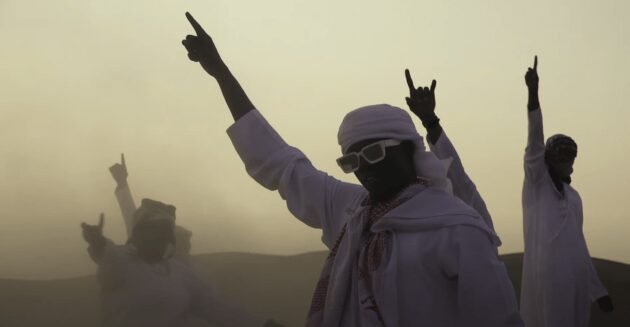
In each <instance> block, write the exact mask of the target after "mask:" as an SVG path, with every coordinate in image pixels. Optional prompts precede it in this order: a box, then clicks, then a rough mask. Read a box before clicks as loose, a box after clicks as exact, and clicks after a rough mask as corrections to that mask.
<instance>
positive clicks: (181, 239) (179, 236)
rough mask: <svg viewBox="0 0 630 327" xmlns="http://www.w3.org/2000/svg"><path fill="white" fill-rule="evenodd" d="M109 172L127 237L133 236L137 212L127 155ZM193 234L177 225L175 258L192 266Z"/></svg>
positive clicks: (123, 155)
mask: <svg viewBox="0 0 630 327" xmlns="http://www.w3.org/2000/svg"><path fill="white" fill-rule="evenodd" d="M109 172H110V173H111V174H112V177H113V178H114V180H115V181H116V189H115V190H114V194H116V199H117V200H118V206H119V207H120V212H121V213H122V216H123V219H124V220H125V226H126V228H127V237H130V236H131V231H132V230H133V223H134V219H133V217H134V213H135V212H136V204H135V202H134V201H133V196H132V195H131V189H130V187H129V183H128V182H127V177H128V176H129V173H128V171H127V163H126V162H125V154H124V153H123V154H121V155H120V163H115V164H114V165H112V166H111V167H109ZM191 238H192V232H191V231H190V230H188V229H186V228H184V227H181V226H179V225H175V249H174V251H175V258H176V259H178V260H180V261H181V262H183V263H185V264H187V265H190V248H191Z"/></svg>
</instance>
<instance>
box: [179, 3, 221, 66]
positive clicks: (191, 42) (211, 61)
mask: <svg viewBox="0 0 630 327" xmlns="http://www.w3.org/2000/svg"><path fill="white" fill-rule="evenodd" d="M186 18H188V21H189V22H190V25H192V27H193V29H194V30H195V33H196V34H197V35H196V36H195V35H186V39H184V40H183V41H182V44H183V45H184V47H185V48H186V50H188V58H189V59H190V60H192V61H194V62H198V63H200V64H201V67H203V69H204V70H205V71H206V72H207V73H208V74H210V75H212V76H214V77H215V78H217V77H218V75H219V74H221V73H222V72H224V71H225V70H226V67H225V64H224V63H223V60H221V56H220V55H219V51H217V47H216V46H215V45H214V42H213V41H212V38H211V37H210V35H208V33H206V31H204V29H203V28H202V27H201V25H199V23H197V21H196V20H195V19H194V18H193V16H192V15H191V14H190V13H188V12H187V13H186Z"/></svg>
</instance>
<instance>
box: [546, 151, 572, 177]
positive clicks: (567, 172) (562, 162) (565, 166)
mask: <svg viewBox="0 0 630 327" xmlns="http://www.w3.org/2000/svg"><path fill="white" fill-rule="evenodd" d="M574 163H575V157H572V158H571V157H564V158H563V157H552V158H549V159H548V160H547V165H548V166H549V169H550V170H551V172H552V173H553V174H555V175H556V176H558V177H559V178H560V179H562V180H565V179H568V178H570V177H571V174H573V164H574Z"/></svg>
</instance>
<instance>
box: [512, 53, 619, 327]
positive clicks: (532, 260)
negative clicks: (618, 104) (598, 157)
mask: <svg viewBox="0 0 630 327" xmlns="http://www.w3.org/2000/svg"><path fill="white" fill-rule="evenodd" d="M525 84H526V85H527V88H528V91H529V101H528V104H527V109H528V120H529V132H528V138H527V148H526V149H525V165H524V166H525V182H524V183H523V231H524V234H525V254H524V259H523V281H522V286H521V314H522V316H523V320H524V321H525V325H526V326H528V327H564V326H571V327H586V326H588V323H589V318H590V312H591V302H593V301H597V303H598V304H599V307H600V309H601V310H603V311H612V310H613V304H612V300H611V299H610V297H609V296H608V295H607V294H608V291H607V290H606V288H604V286H603V285H602V283H601V281H600V280H599V277H598V276H597V272H596V271H595V268H594V267H593V262H592V261H591V256H590V254H589V252H588V248H587V246H586V240H585V239H584V233H583V232H582V223H583V214H582V200H581V198H580V195H579V194H578V192H577V191H576V190H575V189H574V188H573V187H571V185H570V184H571V174H572V173H573V163H574V162H575V158H576V156H577V144H576V143H575V141H573V139H571V138H570V137H568V136H566V135H562V134H556V135H553V136H551V137H550V138H549V139H548V140H547V143H546V144H545V142H544V136H543V122H542V113H541V109H540V102H539V99H538V57H536V58H535V59H534V66H533V68H529V69H528V70H527V73H526V74H525Z"/></svg>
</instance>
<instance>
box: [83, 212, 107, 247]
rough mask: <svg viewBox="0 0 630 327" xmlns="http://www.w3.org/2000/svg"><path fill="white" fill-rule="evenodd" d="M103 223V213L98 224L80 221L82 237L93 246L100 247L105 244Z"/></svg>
mask: <svg viewBox="0 0 630 327" xmlns="http://www.w3.org/2000/svg"><path fill="white" fill-rule="evenodd" d="M104 224H105V214H104V213H101V215H100V217H99V221H98V225H88V224H86V223H81V228H82V229H83V239H84V240H85V241H86V242H88V243H89V244H90V246H92V247H94V248H102V247H103V246H104V245H105V237H104V236H103V225H104Z"/></svg>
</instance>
